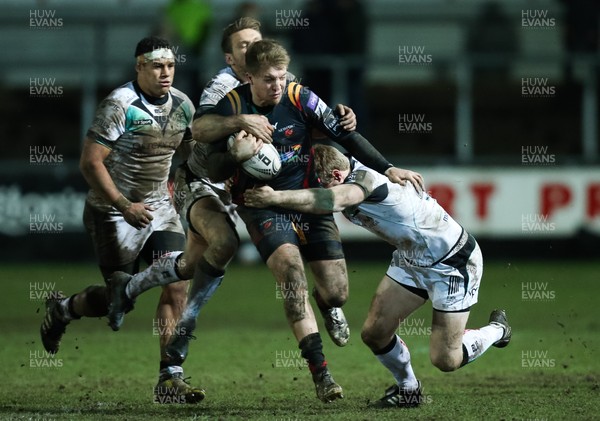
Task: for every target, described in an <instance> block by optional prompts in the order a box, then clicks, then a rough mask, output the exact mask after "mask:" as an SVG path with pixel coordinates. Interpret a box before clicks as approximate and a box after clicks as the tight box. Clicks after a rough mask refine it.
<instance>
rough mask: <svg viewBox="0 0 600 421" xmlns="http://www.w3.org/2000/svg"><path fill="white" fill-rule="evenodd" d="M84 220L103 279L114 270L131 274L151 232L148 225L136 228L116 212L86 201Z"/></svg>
mask: <svg viewBox="0 0 600 421" xmlns="http://www.w3.org/2000/svg"><path fill="white" fill-rule="evenodd" d="M83 221H84V225H85V228H86V230H87V232H88V233H89V234H90V237H91V238H92V243H93V244H94V249H95V252H96V257H97V259H98V266H99V267H100V270H101V272H102V275H103V277H104V279H107V278H108V277H110V275H111V274H112V273H113V272H116V271H123V272H126V273H129V274H134V273H136V272H137V271H138V270H139V255H140V252H141V250H142V248H143V246H144V243H145V242H146V241H147V239H148V238H149V236H150V235H151V233H152V230H151V228H149V227H148V228H145V229H142V230H137V229H135V228H134V227H132V226H131V225H129V224H128V223H127V222H125V219H123V215H121V214H120V213H119V212H104V211H101V210H98V209H96V208H94V207H93V206H91V205H89V204H88V203H86V204H85V208H84V212H83Z"/></svg>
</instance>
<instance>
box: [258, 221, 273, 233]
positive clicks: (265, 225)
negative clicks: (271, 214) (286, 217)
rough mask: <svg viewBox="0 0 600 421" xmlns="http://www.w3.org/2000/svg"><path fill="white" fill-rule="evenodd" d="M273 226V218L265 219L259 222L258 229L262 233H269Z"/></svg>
mask: <svg viewBox="0 0 600 421" xmlns="http://www.w3.org/2000/svg"><path fill="white" fill-rule="evenodd" d="M273 227H274V225H273V218H268V219H265V220H264V221H262V222H261V223H260V230H261V231H262V233H263V235H264V234H269V233H270V231H272V229H273Z"/></svg>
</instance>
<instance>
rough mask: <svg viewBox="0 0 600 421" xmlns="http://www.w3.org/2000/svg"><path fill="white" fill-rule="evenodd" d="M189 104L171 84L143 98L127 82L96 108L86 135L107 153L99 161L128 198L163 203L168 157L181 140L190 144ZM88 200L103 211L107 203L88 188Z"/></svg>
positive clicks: (190, 120)
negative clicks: (160, 93)
mask: <svg viewBox="0 0 600 421" xmlns="http://www.w3.org/2000/svg"><path fill="white" fill-rule="evenodd" d="M193 114H194V105H193V104H192V102H191V101H190V100H189V98H188V97H187V96H186V95H185V94H183V93H182V92H181V91H179V90H177V89H175V88H171V89H170V92H169V94H168V95H166V96H165V97H163V98H160V99H148V98H146V97H145V96H144V95H143V94H142V92H141V90H140V88H139V86H138V85H137V83H136V82H129V83H127V84H125V85H123V86H121V87H119V88H117V89H115V90H114V91H112V92H111V93H110V95H108V97H106V98H105V99H104V100H103V101H102V103H100V105H99V106H98V110H97V112H96V116H95V119H94V121H93V123H92V125H91V127H90V129H89V131H88V133H87V136H88V137H89V138H90V139H93V140H95V141H96V142H98V143H100V144H102V145H104V146H106V147H107V148H109V149H110V150H111V153H110V154H109V155H108V157H107V158H106V159H105V161H104V165H105V166H106V168H107V170H108V172H109V174H110V176H111V178H112V180H113V181H114V183H115V185H116V187H117V189H118V190H119V191H120V192H121V193H122V194H123V195H124V196H125V197H126V198H127V199H129V200H130V201H132V202H144V203H146V204H149V205H158V204H160V203H161V202H165V201H169V200H170V198H169V191H168V189H167V186H166V180H167V179H168V174H169V169H170V166H171V158H172V156H173V154H174V153H175V150H176V149H177V148H178V147H179V145H180V144H181V142H182V141H183V142H191V141H192V140H193V139H192V134H191V122H192V117H193ZM88 202H89V203H90V204H91V205H93V206H94V207H96V208H98V209H101V210H105V211H108V210H109V209H110V208H111V207H112V206H111V204H110V203H107V202H106V201H105V200H104V199H102V198H101V197H100V195H99V194H97V192H95V191H93V190H91V191H90V193H89V195H88Z"/></svg>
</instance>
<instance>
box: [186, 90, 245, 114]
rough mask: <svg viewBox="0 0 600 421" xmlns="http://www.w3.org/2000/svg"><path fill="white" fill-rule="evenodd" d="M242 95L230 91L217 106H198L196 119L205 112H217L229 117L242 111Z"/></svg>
mask: <svg viewBox="0 0 600 421" xmlns="http://www.w3.org/2000/svg"><path fill="white" fill-rule="evenodd" d="M241 107H242V106H241V100H240V95H239V94H238V93H237V92H236V91H235V90H233V91H229V92H228V93H227V94H226V95H225V96H224V97H223V98H222V99H221V100H220V101H219V102H217V104H216V105H215V106H208V107H207V108H205V109H202V107H198V109H197V110H196V113H195V114H194V120H195V119H197V118H200V117H202V116H203V115H204V114H217V115H222V116H224V117H228V116H231V115H235V114H240V112H241Z"/></svg>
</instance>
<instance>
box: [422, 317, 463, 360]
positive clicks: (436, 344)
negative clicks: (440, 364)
mask: <svg viewBox="0 0 600 421" xmlns="http://www.w3.org/2000/svg"><path fill="white" fill-rule="evenodd" d="M468 320H469V311H461V312H443V311H438V310H433V318H432V323H431V337H430V347H429V349H430V355H431V360H432V361H434V362H435V361H444V360H447V359H449V358H450V359H454V360H455V362H456V360H457V359H460V358H462V338H463V335H464V332H465V327H466V325H467V321H468ZM436 365H437V364H436Z"/></svg>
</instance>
